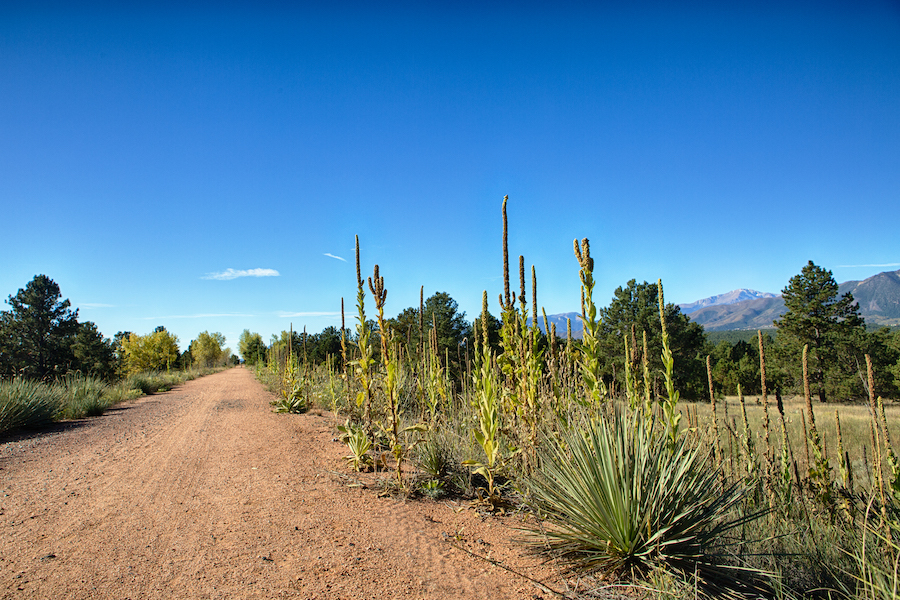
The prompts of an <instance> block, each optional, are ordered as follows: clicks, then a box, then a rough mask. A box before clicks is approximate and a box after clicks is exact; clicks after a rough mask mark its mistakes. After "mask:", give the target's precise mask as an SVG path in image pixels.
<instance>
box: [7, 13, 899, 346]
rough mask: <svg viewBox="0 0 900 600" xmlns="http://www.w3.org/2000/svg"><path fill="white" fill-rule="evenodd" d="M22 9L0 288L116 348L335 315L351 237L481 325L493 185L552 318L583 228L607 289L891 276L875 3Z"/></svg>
mask: <svg viewBox="0 0 900 600" xmlns="http://www.w3.org/2000/svg"><path fill="white" fill-rule="evenodd" d="M12 4H13V3H11V2H4V3H2V4H0V222H2V236H0V239H2V246H3V247H2V251H0V297H2V298H3V299H5V298H6V297H7V296H9V295H10V294H15V293H16V292H17V290H18V289H19V288H22V287H24V286H25V284H27V283H28V282H29V281H30V280H31V279H32V277H34V275H36V274H39V273H42V274H46V275H48V276H49V277H51V278H53V279H54V280H55V281H56V282H57V283H58V284H59V285H60V287H61V291H62V294H63V296H64V297H66V298H69V299H70V300H71V301H72V304H73V306H74V307H76V308H78V309H79V311H80V312H79V318H80V320H82V321H84V320H91V321H94V322H95V323H96V324H97V325H98V327H99V328H100V330H101V331H102V332H103V333H104V334H105V335H107V336H109V337H111V336H113V335H114V334H115V333H116V332H117V331H126V330H127V331H133V332H136V333H141V334H143V333H148V332H150V331H152V330H153V328H155V327H156V326H157V325H164V326H165V327H166V328H167V329H169V330H170V331H172V332H174V333H175V334H177V335H178V337H179V339H180V341H181V346H182V349H184V348H185V347H186V346H187V344H188V343H189V342H190V340H192V339H194V338H196V336H197V334H198V333H200V332H201V331H204V330H209V331H219V332H222V333H223V334H225V336H226V337H227V339H228V343H229V344H230V345H231V347H232V348H233V349H235V350H236V348H237V338H238V336H239V335H240V332H241V331H242V330H243V329H245V328H246V329H250V330H251V331H254V332H259V333H261V334H262V335H263V337H264V338H265V339H266V340H268V339H269V337H270V336H271V335H272V334H274V333H278V332H280V331H282V330H285V329H287V328H288V327H289V325H290V324H293V327H294V328H295V329H297V330H302V328H303V327H304V326H306V328H307V330H308V331H309V332H310V333H314V332H318V331H321V330H322V329H323V328H324V327H326V326H328V325H336V326H339V325H340V316H339V312H340V304H341V298H342V297H343V298H345V301H346V309H347V315H348V321H347V323H348V326H351V327H352V324H353V321H352V318H351V317H352V316H353V315H354V314H355V306H354V303H355V288H356V274H355V268H354V235H359V237H360V241H361V245H362V268H363V273H364V275H370V274H371V272H372V267H373V265H375V264H376V263H377V264H379V265H380V268H381V274H382V275H383V276H384V278H385V285H386V287H387V289H388V298H387V305H386V312H387V314H388V315H389V316H394V315H396V314H397V313H399V312H400V311H402V310H403V309H404V308H406V307H409V306H418V302H419V288H420V286H424V287H425V295H426V297H427V296H430V295H431V294H433V293H435V292H437V291H445V292H447V293H449V294H450V295H451V296H452V297H453V298H454V299H456V301H457V302H458V303H459V306H460V309H461V310H464V311H466V313H467V318H469V319H470V320H471V319H472V318H474V316H475V315H476V314H477V313H478V312H479V310H480V306H481V293H482V290H487V291H488V294H489V298H490V299H491V311H492V312H493V313H494V314H498V313H499V308H498V306H497V300H496V298H497V294H498V293H500V292H501V291H502V281H501V277H500V276H501V272H502V252H501V220H500V206H501V201H502V198H503V196H504V195H505V194H508V195H509V198H510V200H509V223H510V234H509V245H510V254H511V256H512V257H513V260H515V257H518V255H519V254H523V255H524V256H525V260H526V264H527V265H528V267H529V268H530V266H531V265H535V267H536V269H537V274H538V295H539V298H538V303H539V304H540V305H542V306H543V307H545V308H546V311H547V313H548V314H553V313H560V312H568V311H576V310H579V298H580V296H579V281H578V265H577V262H576V260H575V258H574V256H573V252H572V240H573V239H575V238H582V237H587V238H589V239H590V240H591V249H592V254H593V256H594V258H595V261H596V271H595V276H596V278H597V281H598V284H597V289H596V294H597V295H596V297H597V299H598V300H599V302H600V303H601V304H602V305H605V304H607V303H608V302H609V299H610V298H611V297H612V294H613V291H614V290H615V288H616V287H618V286H621V285H624V284H625V283H626V282H627V281H628V280H629V279H632V278H635V279H637V280H638V281H639V282H641V281H645V280H646V281H655V280H656V279H657V278H662V280H663V284H664V287H665V292H666V299H667V300H668V301H671V302H676V303H678V302H692V301H694V300H698V299H700V298H704V297H708V296H711V295H714V294H719V293H723V292H727V291H730V290H733V289H736V288H742V287H745V288H752V289H756V290H760V291H767V292H779V291H780V290H781V289H782V288H783V287H784V286H785V285H786V284H787V281H788V279H789V278H790V277H791V276H793V275H795V274H797V273H799V272H800V270H801V269H802V267H803V266H804V265H805V264H806V262H807V261H808V260H813V261H814V262H815V263H816V264H818V265H820V266H823V267H825V268H828V269H831V270H832V271H833V273H834V276H835V279H837V280H838V281H846V280H850V279H864V278H865V277H868V276H871V275H873V274H875V273H878V272H881V271H886V270H896V269H897V268H900V233H898V231H900V229H898V220H900V219H898V217H900V4H898V3H897V2H895V1H886V2H866V1H863V0H855V1H853V2H849V1H848V2H803V3H794V2H789V1H788V2H772V3H765V2H763V3H760V2H746V3H734V2H708V3H706V2H686V3H685V2H672V3H668V2H658V3H643V2H636V3H627V2H615V3H612V2H610V3H584V4H578V3H566V2H562V3H541V4H542V5H538V3H529V2H520V3H508V4H507V3H490V2H409V3H406V4H399V3H380V2H374V3H340V2H316V3H309V4H308V5H304V4H297V5H296V6H294V7H292V8H285V7H282V6H280V5H277V4H268V5H266V4H265V3H253V4H254V6H253V7H252V8H251V7H250V6H249V5H250V4H251V3H247V5H242V4H238V3H217V4H216V5H215V7H213V6H212V5H210V6H207V7H204V8H190V5H192V4H193V3H190V2H183V3H178V4H175V3H170V4H168V5H163V7H162V8H160V5H157V4H154V5H153V6H152V7H151V6H149V5H148V6H147V7H144V8H125V7H124V6H114V5H110V6H106V5H91V6H84V7H80V8H79V7H77V6H79V5H78V4H77V3H76V4H63V5H60V6H57V7H55V8H54V7H48V5H43V8H40V9H38V8H33V7H30V8H29V7H27V5H30V4H40V3H24V2H22V3H16V4H18V5H19V6H12ZM119 4H122V5H126V4H129V3H119ZM551 4H552V5H553V6H552V7H551V6H550V5H551ZM324 5H327V6H328V7H329V8H327V9H326V8H322V6H324ZM675 6H677V7H678V8H675ZM232 276H233V277H232ZM513 285H514V288H516V287H518V286H517V283H514V284H513ZM0 307H2V308H3V309H7V308H8V306H6V305H5V304H3V305H2V306H0ZM368 308H369V309H370V310H374V306H373V303H372V302H371V297H369V302H368ZM373 314H374V313H373Z"/></svg>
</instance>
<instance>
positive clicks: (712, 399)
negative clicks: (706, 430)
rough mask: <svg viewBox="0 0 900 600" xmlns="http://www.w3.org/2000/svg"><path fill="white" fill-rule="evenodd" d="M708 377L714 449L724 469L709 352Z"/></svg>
mask: <svg viewBox="0 0 900 600" xmlns="http://www.w3.org/2000/svg"><path fill="white" fill-rule="evenodd" d="M706 379H707V381H708V382H709V403H710V404H711V405H712V414H713V442H714V443H715V446H714V451H715V458H716V466H717V467H718V468H719V469H720V470H722V462H723V461H722V448H721V440H720V439H719V414H718V412H717V410H716V394H715V390H714V389H713V376H712V357H711V356H710V355H709V354H707V355H706Z"/></svg>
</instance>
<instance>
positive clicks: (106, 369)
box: [72, 321, 117, 379]
mask: <svg viewBox="0 0 900 600" xmlns="http://www.w3.org/2000/svg"><path fill="white" fill-rule="evenodd" d="M72 353H73V354H74V356H75V362H76V364H77V365H78V368H79V369H80V370H81V371H83V372H86V373H90V374H92V375H97V376H99V377H103V378H105V379H109V378H111V377H113V376H115V374H116V367H117V360H116V352H115V346H114V345H113V342H112V340H110V339H108V338H105V337H103V334H101V333H100V331H99V330H98V329H97V326H96V325H95V324H94V323H92V322H90V321H86V322H84V323H79V324H78V330H77V332H76V333H75V339H74V341H73V343H72Z"/></svg>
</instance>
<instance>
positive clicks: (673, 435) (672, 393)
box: [656, 279, 681, 451]
mask: <svg viewBox="0 0 900 600" xmlns="http://www.w3.org/2000/svg"><path fill="white" fill-rule="evenodd" d="M656 289H657V298H658V300H659V324H660V326H661V328H662V346H663V350H662V363H663V367H665V372H664V374H665V378H666V399H665V400H664V401H663V415H664V416H665V420H666V428H667V432H668V436H669V447H670V448H671V449H672V451H674V450H675V447H676V445H677V443H678V438H679V437H680V436H681V432H680V431H679V422H680V421H681V413H680V412H678V398H679V392H678V391H677V390H676V389H675V356H674V355H673V354H672V349H671V348H670V347H669V331H668V329H666V312H665V305H666V304H665V298H664V296H663V285H662V279H659V280H657V282H656Z"/></svg>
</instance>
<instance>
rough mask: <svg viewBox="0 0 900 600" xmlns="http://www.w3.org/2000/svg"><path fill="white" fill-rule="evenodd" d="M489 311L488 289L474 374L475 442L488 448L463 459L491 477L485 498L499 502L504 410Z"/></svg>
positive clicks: (474, 471) (490, 501) (482, 496)
mask: <svg viewBox="0 0 900 600" xmlns="http://www.w3.org/2000/svg"><path fill="white" fill-rule="evenodd" d="M487 312H488V311H487V292H484V294H483V295H482V300H481V322H482V324H483V328H484V330H483V336H484V337H483V341H482V344H481V355H480V356H478V355H477V353H476V373H475V375H474V380H475V381H474V383H475V390H476V398H475V401H476V403H477V404H476V410H477V416H478V428H477V429H475V430H474V431H473V436H474V437H475V441H477V442H478V445H479V446H481V449H482V450H483V451H484V460H482V461H478V460H467V461H464V462H463V465H465V466H467V467H472V472H473V473H475V474H477V475H481V476H482V477H484V478H485V480H487V488H484V489H482V490H481V492H483V494H482V495H481V498H482V500H485V501H487V502H489V503H490V504H492V505H496V504H497V503H498V502H499V500H500V489H499V488H498V487H497V485H496V481H495V477H494V475H495V470H496V468H497V467H498V466H499V462H500V458H501V448H500V440H499V433H500V410H499V407H498V406H497V390H496V380H495V377H494V373H493V364H492V363H493V361H492V353H491V347H490V344H489V342H488V331H487V325H486V323H487ZM484 494H486V496H485V495H484Z"/></svg>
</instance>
